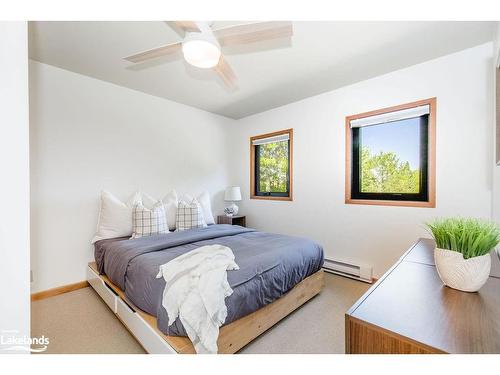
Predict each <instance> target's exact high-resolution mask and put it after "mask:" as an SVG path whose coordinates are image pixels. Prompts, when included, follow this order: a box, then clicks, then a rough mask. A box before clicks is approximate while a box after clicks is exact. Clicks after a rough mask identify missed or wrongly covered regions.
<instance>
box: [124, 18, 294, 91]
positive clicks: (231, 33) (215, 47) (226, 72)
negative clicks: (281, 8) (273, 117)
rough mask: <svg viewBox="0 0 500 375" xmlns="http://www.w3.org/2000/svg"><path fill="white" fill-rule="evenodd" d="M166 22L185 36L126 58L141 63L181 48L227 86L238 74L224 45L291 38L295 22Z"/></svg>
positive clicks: (196, 65)
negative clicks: (216, 24)
mask: <svg viewBox="0 0 500 375" xmlns="http://www.w3.org/2000/svg"><path fill="white" fill-rule="evenodd" d="M166 23H167V24H168V25H169V26H171V27H172V28H173V29H174V31H176V32H179V33H181V35H183V36H184V39H183V40H182V41H180V42H177V43H172V44H167V45H164V46H161V47H157V48H153V49H150V50H147V51H144V52H140V53H137V54H134V55H131V56H127V57H125V58H124V59H125V60H127V61H130V62H133V63H140V62H144V61H146V60H149V59H154V58H157V57H161V56H165V55H169V54H172V53H175V52H177V51H179V50H182V53H183V55H184V59H185V60H186V61H187V62H188V63H189V64H191V65H193V66H195V67H198V68H202V69H213V70H214V71H215V72H216V73H217V74H218V75H219V77H220V78H221V79H222V81H223V82H224V84H225V85H226V86H227V87H228V88H233V87H235V86H236V75H235V74H234V72H233V70H232V69H231V66H230V65H229V64H228V62H227V61H226V59H225V58H224V55H223V54H222V52H221V48H222V47H225V46H233V45H239V44H249V43H255V42H261V41H265V40H270V39H277V38H289V37H291V36H292V35H293V27H292V23H291V22H289V21H270V22H256V23H248V24H243V25H237V26H230V27H224V28H221V29H212V27H211V26H212V24H211V23H209V22H199V21H196V22H195V21H167V22H166Z"/></svg>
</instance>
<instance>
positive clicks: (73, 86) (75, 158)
mask: <svg viewBox="0 0 500 375" xmlns="http://www.w3.org/2000/svg"><path fill="white" fill-rule="evenodd" d="M30 110H31V121H30V132H31V189H32V191H31V199H32V206H31V214H32V230H31V236H32V243H31V254H32V263H31V264H32V269H33V272H34V282H33V284H32V292H36V291H39V290H45V289H49V288H53V287H57V286H60V285H65V284H70V283H74V282H78V281H81V280H85V265H86V264H87V262H89V261H91V260H93V247H92V246H91V245H90V241H91V239H92V237H93V234H94V231H95V227H96V223H97V215H98V201H99V200H98V197H99V192H100V190H101V189H106V190H109V191H111V192H112V193H114V194H116V195H117V196H118V197H120V198H122V199H126V198H127V197H128V196H129V195H131V194H132V193H133V192H134V191H135V190H144V191H146V192H148V193H149V194H152V195H155V196H157V197H158V198H162V197H163V195H164V194H165V193H166V192H167V191H169V189H171V188H175V189H177V190H178V192H180V193H182V192H185V193H194V194H196V193H199V192H201V191H202V190H204V189H205V190H208V191H209V192H210V193H211V195H212V198H213V199H212V200H213V204H214V206H213V210H214V211H215V212H219V213H220V211H221V209H222V206H223V195H222V191H223V189H224V188H225V187H226V185H228V184H230V183H231V181H229V179H228V168H227V155H228V153H227V151H226V144H227V136H228V133H229V132H228V128H229V127H231V126H232V125H234V122H233V120H230V119H227V118H225V117H221V116H217V115H214V114H211V113H208V112H204V111H201V110H198V109H194V108H191V107H188V106H185V105H181V104H178V103H174V102H171V101H168V100H165V99H161V98H158V97H154V96H150V95H147V94H144V93H140V92H137V91H133V90H130V89H126V88H123V87H120V86H116V85H113V84H110V83H106V82H103V81H99V80H96V79H92V78H89V77H86V76H82V75H79V74H75V73H72V72H69V71H65V70H62V69H59V68H55V67H53V66H50V65H45V64H41V63H38V62H34V61H31V62H30Z"/></svg>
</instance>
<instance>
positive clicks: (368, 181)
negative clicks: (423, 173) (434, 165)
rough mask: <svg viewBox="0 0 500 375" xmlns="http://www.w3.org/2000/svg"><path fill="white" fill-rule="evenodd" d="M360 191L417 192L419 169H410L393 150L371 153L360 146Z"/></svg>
mask: <svg viewBox="0 0 500 375" xmlns="http://www.w3.org/2000/svg"><path fill="white" fill-rule="evenodd" d="M360 167H361V168H360V169H361V170H360V178H361V191H362V192H364V193H402V194H411V193H419V190H420V182H419V170H418V169H413V170H412V169H411V168H410V163H409V162H408V161H401V160H400V159H399V158H398V156H397V155H396V153H394V152H383V151H380V152H379V153H378V154H375V155H373V154H372V152H371V151H370V149H369V148H368V147H366V146H363V147H362V148H361V166H360Z"/></svg>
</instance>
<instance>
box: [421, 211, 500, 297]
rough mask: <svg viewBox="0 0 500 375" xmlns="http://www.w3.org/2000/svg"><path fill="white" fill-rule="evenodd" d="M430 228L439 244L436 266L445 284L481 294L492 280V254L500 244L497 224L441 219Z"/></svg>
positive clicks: (499, 231)
mask: <svg viewBox="0 0 500 375" xmlns="http://www.w3.org/2000/svg"><path fill="white" fill-rule="evenodd" d="M427 227H428V228H429V230H430V232H431V234H432V237H434V240H435V241H436V248H435V249H434V262H435V264H436V269H437V272H438V274H439V277H440V278H441V280H442V281H443V283H444V284H445V285H447V286H449V287H451V288H454V289H458V290H462V291H465V292H477V291H478V290H479V289H480V288H481V287H482V286H483V285H484V283H485V282H486V280H488V276H489V274H490V269H491V257H490V254H489V253H490V251H491V250H492V249H494V248H495V246H496V245H498V243H499V242H500V229H499V228H498V227H497V226H496V225H495V224H494V223H491V222H489V221H486V220H481V219H473V218H444V219H438V220H435V221H434V222H432V223H428V224H427Z"/></svg>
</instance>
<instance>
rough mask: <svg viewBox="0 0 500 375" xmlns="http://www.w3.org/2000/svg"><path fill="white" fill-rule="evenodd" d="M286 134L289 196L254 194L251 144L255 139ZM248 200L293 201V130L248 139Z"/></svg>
mask: <svg viewBox="0 0 500 375" xmlns="http://www.w3.org/2000/svg"><path fill="white" fill-rule="evenodd" d="M282 134H288V135H289V137H290V146H289V154H290V156H289V160H288V162H289V164H290V172H289V175H290V195H289V196H288V197H276V196H262V195H256V194H255V152H254V147H255V146H253V145H252V142H253V141H254V140H257V139H262V138H269V137H274V136H277V135H282ZM250 199H262V200H273V201H293V129H285V130H280V131H276V132H272V133H267V134H260V135H256V136H254V137H250Z"/></svg>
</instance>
